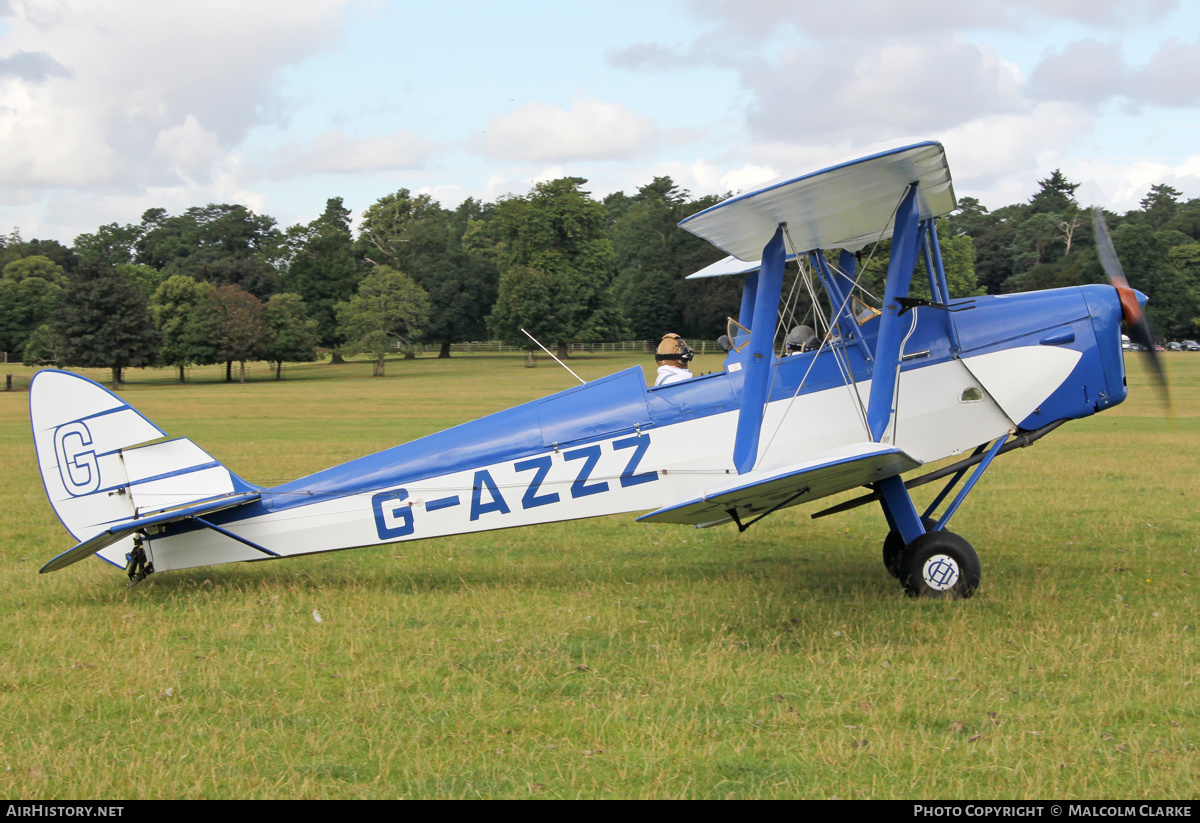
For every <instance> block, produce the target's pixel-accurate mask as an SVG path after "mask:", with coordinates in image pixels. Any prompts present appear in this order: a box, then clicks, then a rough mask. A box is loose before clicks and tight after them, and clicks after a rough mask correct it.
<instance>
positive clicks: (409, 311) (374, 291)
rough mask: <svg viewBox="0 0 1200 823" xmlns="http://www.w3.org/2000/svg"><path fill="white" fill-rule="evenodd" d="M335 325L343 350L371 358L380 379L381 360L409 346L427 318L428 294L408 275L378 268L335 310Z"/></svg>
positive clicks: (409, 350)
mask: <svg viewBox="0 0 1200 823" xmlns="http://www.w3.org/2000/svg"><path fill="white" fill-rule="evenodd" d="M337 316H338V324H339V325H340V327H341V330H342V334H343V335H344V336H345V339H346V348H347V351H351V352H370V353H371V354H373V355H374V356H375V376H376V377H383V376H384V357H385V356H386V355H387V352H388V351H389V350H390V349H393V348H395V347H397V346H401V347H404V348H406V349H407V350H408V353H409V354H410V355H411V350H412V345H413V343H414V342H415V341H416V339H417V338H418V337H419V336H420V334H421V330H422V328H423V327H424V324H425V323H426V322H427V320H428V318H429V295H428V294H426V293H425V290H424V289H422V288H421V287H420V286H418V285H417V284H416V283H414V282H413V280H412V278H411V277H409V276H408V275H406V274H404V273H402V272H398V271H396V270H395V269H392V268H390V267H388V266H380V267H378V268H377V269H375V270H374V271H372V272H371V273H369V274H368V275H367V276H366V277H364V278H363V281H362V283H360V284H359V286H358V292H357V293H356V294H355V295H354V297H352V298H351V299H350V300H348V301H347V302H345V303H340V304H338V307H337Z"/></svg>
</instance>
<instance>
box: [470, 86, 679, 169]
mask: <svg viewBox="0 0 1200 823" xmlns="http://www.w3.org/2000/svg"><path fill="white" fill-rule="evenodd" d="M658 137H659V134H658V127H657V126H656V125H655V124H654V121H652V120H651V119H650V118H648V117H641V116H639V115H636V114H634V113H633V112H631V111H629V110H628V109H627V108H625V107H624V106H622V105H621V104H619V103H606V102H604V101H602V100H597V99H596V98H594V97H582V96H580V97H576V98H575V100H574V101H573V102H572V104H571V109H570V111H565V110H563V109H561V108H559V107H557V106H553V105H549V104H546V103H538V102H536V101H530V102H528V103H525V104H523V105H521V106H518V107H517V108H515V109H513V110H512V111H510V112H508V113H507V114H501V115H497V116H496V117H493V118H492V119H491V120H490V121H489V122H488V127H487V131H486V132H485V133H483V134H480V135H476V136H475V138H474V139H473V140H472V144H473V145H474V146H475V147H476V148H477V149H478V150H480V151H482V152H483V153H484V154H486V155H487V156H489V157H496V158H502V159H505V160H523V161H534V162H562V161H568V160H575V161H578V160H615V159H628V158H631V157H635V156H638V155H640V154H643V153H644V152H646V151H647V150H649V149H650V148H651V147H652V146H653V145H654V144H655V143H656V142H657V140H658Z"/></svg>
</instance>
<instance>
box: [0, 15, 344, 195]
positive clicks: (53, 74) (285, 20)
mask: <svg viewBox="0 0 1200 823" xmlns="http://www.w3.org/2000/svg"><path fill="white" fill-rule="evenodd" d="M346 2H347V0H256V2H253V3H246V2H241V0H209V2H205V3H163V2H157V0H58V2H55V3H51V4H45V3H32V2H23V0H12V2H10V4H9V7H10V8H9V11H10V13H11V16H10V17H9V18H7V21H8V24H9V26H10V28H9V29H8V30H7V31H6V32H4V34H3V35H0V53H3V52H13V51H15V52H17V53H18V54H20V53H26V54H34V55H39V57H38V59H37V60H36V61H33V62H30V60H29V59H25V60H24V61H23V62H22V63H21V64H20V65H18V66H17V68H20V69H21V71H12V72H7V73H6V77H5V78H4V83H5V85H4V94H3V101H4V102H3V104H2V105H0V136H3V137H4V138H5V139H4V144H5V151H4V152H3V154H4V158H3V160H0V184H4V185H21V186H50V187H54V186H72V185H73V186H89V185H95V184H97V183H108V184H112V185H122V186H127V187H128V186H132V187H134V188H137V187H139V186H146V185H155V184H161V183H165V182H170V181H171V180H174V179H176V178H177V176H178V175H179V174H184V175H186V176H187V177H189V178H195V179H199V178H202V177H204V176H205V175H206V174H207V173H209V172H208V171H206V169H205V168H204V165H205V164H209V165H212V164H215V163H217V162H218V161H219V159H220V155H221V153H223V152H224V151H228V150H229V149H231V148H232V147H233V146H235V145H236V144H237V143H238V142H239V141H240V140H241V139H242V138H243V137H244V136H245V134H246V132H247V130H248V129H250V128H251V127H252V126H254V125H256V124H259V123H262V122H266V121H270V120H271V119H272V118H274V117H276V116H277V112H278V110H279V101H278V100H277V99H276V98H275V97H274V95H273V92H272V87H273V83H274V82H275V80H276V78H277V75H278V72H279V71H280V70H281V69H282V68H283V67H285V66H287V65H290V64H292V63H295V62H297V61H299V60H301V59H303V58H305V57H307V56H309V55H311V54H313V53H314V52H315V51H317V50H319V49H321V48H323V47H325V46H327V45H329V44H330V43H331V42H332V41H333V40H334V39H335V38H336V36H337V32H338V30H339V27H338V26H337V25H336V18H337V16H338V15H339V14H340V12H341V11H342V9H343V7H344V6H345V5H346ZM10 59H15V58H10ZM11 65H13V64H11V63H10V66H11Z"/></svg>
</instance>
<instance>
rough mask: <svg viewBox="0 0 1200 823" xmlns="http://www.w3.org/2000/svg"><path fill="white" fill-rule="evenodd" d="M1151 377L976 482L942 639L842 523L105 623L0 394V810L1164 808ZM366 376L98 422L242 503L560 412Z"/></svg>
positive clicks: (301, 381)
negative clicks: (340, 469) (1092, 804)
mask: <svg viewBox="0 0 1200 823" xmlns="http://www.w3.org/2000/svg"><path fill="white" fill-rule="evenodd" d="M643 361H644V358H633V357H626V356H622V355H603V356H602V355H585V356H581V357H578V358H576V360H575V362H573V363H572V367H573V368H575V369H576V370H577V371H579V372H580V373H581V374H582V375H583V376H584V377H585V378H591V377H595V376H599V375H601V374H605V373H609V372H611V371H614V370H616V369H617V368H621V367H624V366H626V365H631V364H634V363H643V364H644V362H643ZM1166 361H1167V367H1168V370H1169V372H1170V376H1171V379H1172V384H1173V390H1174V398H1175V416H1174V418H1172V419H1167V418H1165V417H1163V416H1161V415H1160V412H1159V410H1158V408H1157V403H1156V401H1155V397H1154V395H1153V393H1152V392H1151V391H1150V390H1149V388H1148V385H1147V380H1146V376H1145V374H1144V372H1143V370H1142V369H1141V366H1142V363H1141V361H1140V360H1139V359H1138V358H1137V357H1131V358H1130V363H1129V368H1130V383H1131V396H1130V399H1129V400H1128V401H1127V402H1126V403H1125V404H1124V405H1122V406H1120V407H1118V408H1117V409H1114V410H1112V411H1110V412H1108V413H1106V414H1104V415H1100V416H1098V417H1095V418H1092V419H1089V420H1085V421H1080V422H1076V423H1072V424H1069V425H1068V426H1065V427H1063V428H1062V429H1060V430H1059V431H1058V432H1056V433H1055V434H1054V435H1052V436H1051V437H1047V438H1046V439H1045V440H1043V441H1041V442H1039V443H1038V444H1037V445H1036V446H1034V447H1032V448H1030V449H1028V450H1022V451H1018V452H1016V453H1014V454H1012V455H1009V456H1006V457H1005V458H1003V459H1001V460H1000V461H998V462H997V464H996V465H995V466H994V467H993V469H992V470H991V471H990V472H989V474H988V475H987V476H986V477H985V479H984V480H983V481H982V483H981V484H980V487H979V488H978V490H977V493H976V494H974V495H973V497H972V498H971V499H970V500H969V501H968V503H967V505H966V506H965V507H964V509H963V510H962V511H961V512H960V513H959V514H958V516H957V517H956V518H955V522H954V529H955V530H956V531H958V532H960V533H962V534H963V535H964V536H967V537H968V539H970V540H971V541H972V542H973V543H974V544H975V546H976V547H977V548H978V550H979V552H980V554H981V556H982V558H983V565H984V581H983V585H982V587H981V589H980V591H979V593H978V594H977V595H976V596H975V597H974V598H973V599H971V600H969V601H966V602H961V603H941V602H924V601H914V600H910V599H907V598H905V597H904V596H903V595H902V594H901V593H900V590H899V586H898V585H897V584H896V583H895V582H894V581H893V580H892V579H891V578H889V577H888V576H887V574H886V573H885V572H884V570H883V567H882V563H881V562H880V558H879V546H880V542H881V540H882V537H883V532H884V530H885V528H886V527H885V526H884V522H883V518H882V516H881V515H880V514H879V513H878V511H877V510H876V509H874V508H870V507H867V508H862V509H858V510H855V511H853V512H851V513H848V514H844V515H840V516H837V517H831V518H824V519H820V520H815V521H814V520H810V519H809V517H808V514H810V513H811V509H810V508H808V509H799V510H791V511H789V512H785V513H781V514H778V515H776V516H773V517H771V518H768V519H767V520H765V521H763V523H761V524H759V525H757V526H755V527H754V528H752V529H750V530H749V531H747V532H746V533H744V534H740V535H739V534H738V533H737V532H736V531H734V530H733V529H725V528H721V529H712V530H704V531H696V530H690V529H685V528H671V527H662V526H656V527H650V526H642V525H638V524H636V523H634V522H632V518H630V517H611V518H600V519H596V520H591V521H584V522H576V523H568V524H556V525H549V526H544V527H538V528H533V529H518V530H509V531H502V532H493V533H488V534H481V535H472V536H465V537H457V538H448V539H443V540H437V541H426V542H419V543H410V544H399V545H393V546H385V547H380V548H377V549H368V550H360V551H354V552H343V553H337V554H331V555H321V556H312V557H306V558H297V559H293V560H287V561H281V562H266V563H255V564H241V565H234V566H222V567H215V568H210V569H199V570H192V571H186V572H173V573H166V574H162V575H157V576H154V577H151V578H150V579H149V580H147V581H145V582H144V583H142V584H141V585H140V586H138V587H136V588H134V589H133V590H130V591H126V590H125V589H124V588H123V587H122V583H123V582H124V578H123V576H122V575H121V574H120V572H119V571H117V570H116V569H113V568H112V567H110V566H107V565H106V564H103V563H101V562H99V561H87V562H84V563H81V564H77V565H75V566H72V567H70V568H69V569H66V570H64V571H61V572H58V573H56V574H52V575H38V574H37V569H38V567H39V566H40V565H41V564H42V563H43V562H45V560H47V559H48V558H50V557H52V556H54V555H55V554H57V553H59V552H60V551H63V550H64V549H66V548H68V547H69V545H70V543H71V539H70V538H69V536H67V535H66V533H65V532H64V531H63V529H62V528H61V526H60V525H59V524H58V522H57V520H56V518H55V517H54V514H53V512H52V511H51V510H50V508H49V506H48V505H47V504H46V502H45V501H44V499H43V493H42V489H41V484H40V483H39V482H38V479H37V474H36V469H35V466H34V461H33V454H32V446H31V443H30V436H29V432H28V420H27V414H28V413H27V411H26V403H27V394H25V393H24V392H20V391H18V392H12V393H8V394H5V393H0V460H3V465H4V467H5V468H4V472H3V476H2V479H0V491H2V492H3V500H4V501H5V503H4V510H3V514H2V515H0V625H2V627H3V628H2V630H0V720H2V725H0V729H2V731H0V740H2V742H3V746H2V749H0V792H2V793H3V794H4V795H5V796H7V797H13V798H16V797H24V798H71V797H93V798H139V797H146V798H173V797H174V798H205V797H261V798H270V797H304V798H310V797H311V798H359V797H362V798H376V797H534V796H538V797H816V798H828V797H843V798H866V797H870V798H894V797H921V798H1018V797H1052V798H1063V799H1068V798H1095V797H1103V798H1143V797H1148V798H1194V797H1195V793H1196V790H1195V775H1196V774H1197V772H1198V765H1200V764H1198V762H1197V758H1198V754H1197V750H1196V747H1197V744H1198V743H1200V720H1198V717H1197V708H1196V707H1197V702H1198V701H1197V682H1198V681H1200V657H1198V655H1197V640H1196V622H1197V616H1196V601H1197V598H1196V591H1195V585H1194V582H1195V580H1196V578H1197V575H1198V574H1200V562H1198V561H1200V554H1198V544H1200V540H1198V538H1200V516H1198V515H1197V511H1196V509H1197V505H1196V499H1197V491H1198V489H1197V486H1198V485H1200V484H1198V483H1197V480H1196V471H1197V466H1198V465H1200V460H1198V458H1200V436H1198V435H1200V431H1198V430H1200V415H1198V414H1197V411H1196V410H1197V408H1198V405H1200V357H1195V356H1192V355H1188V354H1186V353H1185V354H1176V355H1170V356H1168V357H1167V358H1166ZM644 365H649V364H644ZM715 367H716V360H715V358H714V359H713V362H712V363H702V364H701V365H700V369H701V370H706V369H710V368H715ZM649 370H650V369H649V368H648V369H647V371H648V372H649ZM14 371H16V372H17V374H16V377H17V384H18V385H19V386H20V385H23V382H22V381H24V382H27V380H28V376H29V375H28V372H27V371H21V370H19V368H18V369H14ZM388 373H389V377H387V378H386V379H383V380H375V379H372V378H371V377H370V365H369V364H362V363H358V364H350V365H348V366H342V367H334V366H330V365H326V364H313V365H310V366H293V367H291V369H290V371H289V372H288V377H287V379H285V380H284V381H282V382H280V383H275V382H273V381H271V380H270V379H269V374H268V372H267V370H266V367H265V366H260V367H258V368H256V369H255V370H254V371H252V373H251V376H252V378H253V379H252V380H251V382H248V383H246V384H233V385H225V384H222V383H220V382H218V381H219V377H220V375H219V373H218V371H217V370H215V369H213V370H211V371H208V372H206V371H203V370H194V372H193V375H192V377H193V379H194V380H197V382H196V383H194V384H192V385H188V386H183V387H180V386H176V385H174V384H173V374H172V372H170V371H169V370H152V371H147V372H131V373H130V374H129V376H128V378H127V379H129V381H130V382H129V384H128V385H127V387H126V388H125V389H124V390H123V396H125V397H126V398H127V399H128V400H129V401H130V402H132V403H133V404H134V405H136V406H137V407H138V408H139V409H141V410H142V411H143V412H144V413H146V414H147V415H148V416H150V417H151V419H153V420H154V421H155V422H157V423H158V424H159V425H160V426H162V427H163V428H165V429H166V430H167V431H169V432H171V433H172V434H179V435H186V436H189V437H191V438H192V439H194V440H195V441H197V442H198V443H200V444H201V445H202V446H204V447H205V448H207V449H208V450H209V451H210V452H211V453H213V454H214V456H216V457H218V458H219V459H221V460H223V461H225V462H226V463H227V464H228V465H229V466H230V467H231V468H233V469H234V470H236V471H238V472H239V473H241V474H243V475H244V476H245V477H247V479H250V480H252V481H256V482H275V481H279V480H284V479H289V478H291V477H294V476H297V475H299V474H302V473H305V472H309V471H313V470H316V469H319V468H322V467H324V466H326V465H329V464H331V463H334V462H337V461H340V460H344V459H347V458H350V457H355V456H358V455H360V454H363V453H365V452H369V451H371V450H374V449H378V448H383V447H386V446H390V445H393V444H395V443H397V442H401V441H405V440H408V439H411V438H413V437H417V436H420V435H422V434H426V433H428V432H430V431H434V430H437V429H440V428H444V427H445V426H447V425H451V424H453V423H457V422H461V421H463V420H466V419H471V418H473V417H477V416H479V415H481V414H484V413H487V412H490V411H494V410H497V409H500V408H505V407H507V406H510V405H512V404H514V403H517V402H521V401H523V400H527V399H531V398H534V397H538V396H542V395H545V394H547V393H549V392H551V391H554V390H556V389H560V388H565V387H567V386H569V385H571V384H572V383H573V380H572V378H570V376H569V375H567V374H566V373H565V372H563V371H562V370H561V369H559V368H558V367H557V366H554V365H553V364H552V363H548V362H546V361H543V362H542V363H541V365H540V366H539V368H537V369H526V368H524V367H523V365H522V361H521V358H519V357H517V356H512V355H505V356H501V355H474V356H469V357H468V356H462V357H455V358H453V359H452V360H450V361H439V360H436V359H433V358H421V359H419V360H416V361H409V362H403V361H395V362H392V363H389V364H388ZM89 374H90V375H91V376H94V377H96V378H97V379H100V380H102V381H103V380H106V379H107V375H106V374H104V373H102V372H95V373H89ZM927 488H928V487H927ZM931 493H932V492H930V494H931ZM314 612H317V613H319V616H320V618H321V619H320V622H317V620H316V619H315V618H314Z"/></svg>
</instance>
